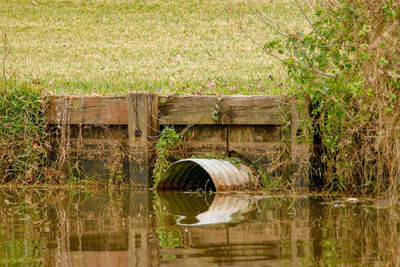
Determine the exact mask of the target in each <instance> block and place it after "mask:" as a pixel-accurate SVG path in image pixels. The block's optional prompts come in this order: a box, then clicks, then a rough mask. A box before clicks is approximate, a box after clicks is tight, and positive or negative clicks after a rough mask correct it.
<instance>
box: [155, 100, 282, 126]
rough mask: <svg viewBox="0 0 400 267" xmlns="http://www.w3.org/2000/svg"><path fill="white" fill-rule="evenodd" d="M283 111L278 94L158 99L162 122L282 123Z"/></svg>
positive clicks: (180, 123)
mask: <svg viewBox="0 0 400 267" xmlns="http://www.w3.org/2000/svg"><path fill="white" fill-rule="evenodd" d="M285 110H287V109H286V108H285V101H284V99H283V98H282V97H277V96H224V97H217V96H170V97H167V98H160V113H161V114H160V117H161V124H172V125H189V124H197V125H201V124H222V125H241V124H243V125H281V124H282V121H283V116H284V115H285ZM286 117H287V116H286Z"/></svg>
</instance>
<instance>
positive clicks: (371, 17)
mask: <svg viewBox="0 0 400 267" xmlns="http://www.w3.org/2000/svg"><path fill="white" fill-rule="evenodd" d="M303 8H304V9H306V8H305V7H303ZM399 8H400V4H399V3H398V2H394V1H347V0H342V1H337V4H335V5H332V4H330V1H319V2H318V3H316V4H315V6H314V11H315V13H314V14H309V13H311V9H310V10H308V12H305V15H306V14H309V15H308V18H309V22H310V26H311V30H307V31H300V32H298V33H295V34H291V36H293V38H289V39H286V41H283V42H279V41H276V42H268V43H267V44H266V45H265V47H266V48H268V49H271V51H274V52H276V54H282V51H283V50H284V51H285V53H284V55H282V57H283V60H284V61H285V62H286V63H287V65H288V73H289V75H290V77H291V78H292V79H293V81H294V83H295V84H297V86H298V87H299V92H300V93H299V98H301V99H308V100H310V101H311V103H312V107H313V109H312V116H313V117H314V119H315V121H314V124H313V125H310V124H309V126H305V125H304V126H305V128H312V129H313V132H314V134H315V135H316V136H318V137H319V138H320V139H321V144H322V148H323V152H322V168H323V175H324V177H325V182H326V188H329V189H335V190H339V191H350V192H364V193H367V192H369V193H371V192H372V193H379V192H387V190H392V191H393V192H397V191H398V190H397V189H399V182H398V181H397V180H398V177H399V176H400V161H399V159H400V147H399V145H398V144H399V142H400V136H399V134H398V129H399V128H400V120H399V115H398V114H400V106H399V105H398V99H399V97H400V90H399V89H400V80H399V78H400V76H399V68H398V66H399V65H398V64H399V62H400V46H399V44H400V42H399V39H400V38H399V36H400V28H399V18H398V15H397V14H398V11H399ZM311 126H312V127H311Z"/></svg>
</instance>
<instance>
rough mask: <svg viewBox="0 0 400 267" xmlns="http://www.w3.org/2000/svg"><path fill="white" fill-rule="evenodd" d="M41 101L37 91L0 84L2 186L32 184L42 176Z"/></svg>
mask: <svg viewBox="0 0 400 267" xmlns="http://www.w3.org/2000/svg"><path fill="white" fill-rule="evenodd" d="M44 105H45V103H44V101H43V98H42V93H41V91H40V90H39V89H38V88H35V87H33V86H30V85H27V84H23V83H19V82H17V81H15V80H14V79H9V78H6V77H3V78H2V79H1V80H0V125H1V127H0V179H1V181H0V182H1V183H4V182H10V181H17V182H22V183H33V182H37V181H40V180H41V179H42V178H43V176H44V171H45V168H44V162H45V160H46V157H47V150H46V149H47V147H46V117H45V114H44V110H45V108H44Z"/></svg>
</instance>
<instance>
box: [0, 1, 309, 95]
mask: <svg viewBox="0 0 400 267" xmlns="http://www.w3.org/2000/svg"><path fill="white" fill-rule="evenodd" d="M35 2H36V3H37V4H34V3H33V2H32V1H26V0H3V1H2V3H1V5H0V14H1V16H0V30H1V31H4V32H6V33H7V34H8V35H9V39H10V40H11V47H12V54H13V58H14V62H13V66H14V67H15V69H16V70H17V71H18V74H19V75H20V77H21V79H22V81H24V82H29V83H35V84H40V86H41V87H44V88H46V89H47V90H48V91H51V92H54V93H85V94H87V93H89V94H125V93H127V92H128V91H130V90H136V91H146V92H157V93H160V94H177V93H179V94H189V93H201V94H238V93H240V94H278V93H287V92H289V90H291V88H292V85H291V84H290V83H289V82H287V80H288V79H287V74H286V72H285V71H284V67H283V66H281V64H277V63H278V62H277V61H276V60H274V59H272V58H270V57H268V56H266V55H265V54H264V53H263V52H262V51H261V50H260V49H259V48H258V47H257V46H256V45H254V44H253V43H252V42H251V41H250V40H249V39H248V38H247V37H246V36H245V35H243V33H242V32H241V31H240V30H239V27H238V25H237V24H236V23H235V20H234V19H233V18H232V14H231V13H230V12H229V10H228V7H229V8H230V10H231V11H232V12H233V14H236V15H237V16H238V17H240V23H242V25H243V26H244V27H245V29H246V30H247V31H248V32H249V33H250V34H251V35H252V36H253V37H254V38H255V39H257V40H263V41H268V40H272V39H274V37H276V33H275V32H274V31H273V30H271V29H270V28H268V26H267V25H265V24H263V23H260V22H259V21H258V20H257V19H255V17H254V15H253V14H252V12H251V10H250V9H249V8H248V6H247V4H246V1H237V0H229V1H220V0H210V1H201V0H191V1H163V0H153V1H145V0H137V1H133V0H114V1H106V0H100V1H94V0H74V1H64V0H36V1H35ZM250 2H251V1H250ZM257 3H258V6H259V7H260V9H262V11H263V12H264V13H265V14H267V15H269V16H271V17H273V18H274V19H276V20H279V21H284V22H285V26H287V27H288V28H290V29H292V30H293V31H296V30H299V29H302V28H304V27H306V23H305V20H304V18H303V16H301V14H300V12H299V10H298V9H297V8H295V3H294V1H291V0H281V1H267V0H258V1H257Z"/></svg>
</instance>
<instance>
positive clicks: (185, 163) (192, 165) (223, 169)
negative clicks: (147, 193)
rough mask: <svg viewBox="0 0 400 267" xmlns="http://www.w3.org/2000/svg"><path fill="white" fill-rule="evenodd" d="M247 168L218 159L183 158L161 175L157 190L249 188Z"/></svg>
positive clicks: (249, 175) (249, 181) (249, 177)
mask: <svg viewBox="0 0 400 267" xmlns="http://www.w3.org/2000/svg"><path fill="white" fill-rule="evenodd" d="M253 183H254V182H253V181H252V178H251V174H250V170H249V168H247V167H246V166H244V165H243V164H240V163H239V164H232V163H231V162H229V161H228V160H219V159H184V160H179V161H177V162H175V163H174V164H172V165H171V166H170V167H169V168H168V170H167V171H166V173H165V174H164V175H163V176H162V177H161V180H160V183H159V184H158V186H157V190H197V189H203V190H206V191H209V190H214V191H225V190H232V189H241V188H249V187H250V186H252V184H253Z"/></svg>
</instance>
